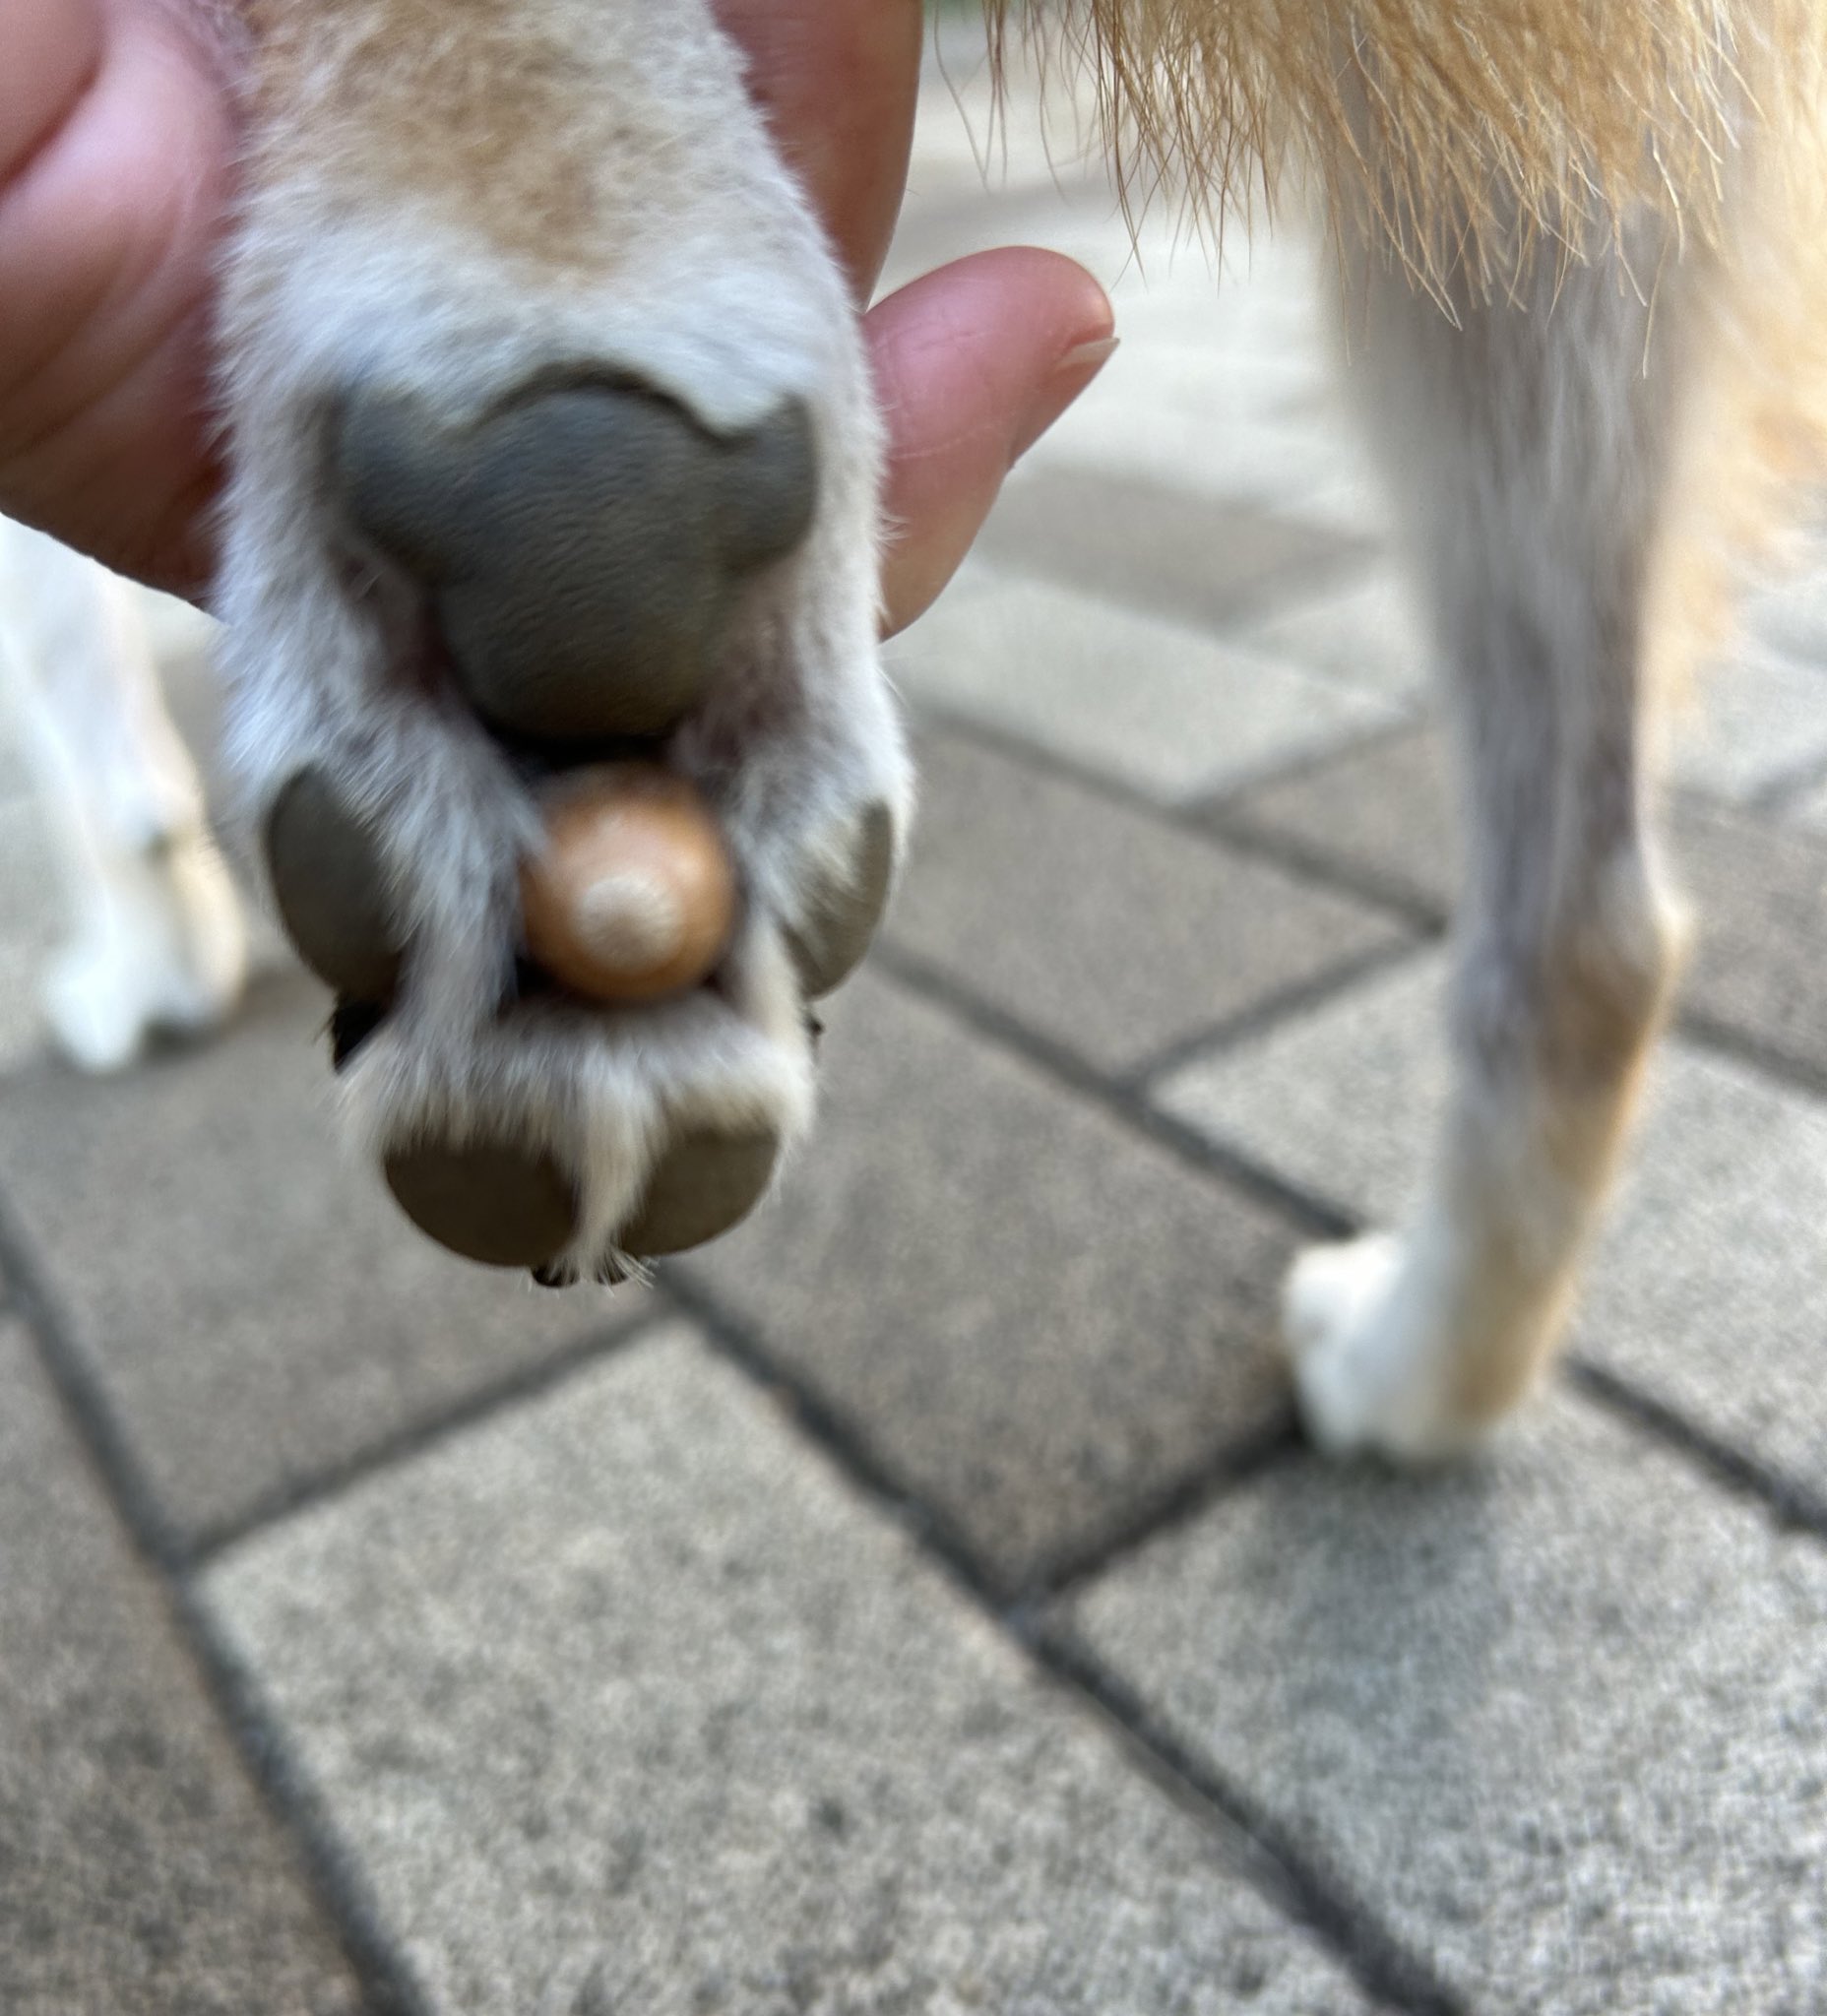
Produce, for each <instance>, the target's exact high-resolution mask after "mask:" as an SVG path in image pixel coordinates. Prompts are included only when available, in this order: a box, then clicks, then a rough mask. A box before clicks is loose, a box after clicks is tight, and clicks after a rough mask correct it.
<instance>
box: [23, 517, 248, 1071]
mask: <svg viewBox="0 0 1827 2016" xmlns="http://www.w3.org/2000/svg"><path fill="white" fill-rule="evenodd" d="M0 610H3V611H4V616H5V625H4V630H5V634H4V636H0V661H4V666H3V668H4V670H5V672H6V674H7V677H6V685H7V687H8V689H9V698H10V699H11V701H12V704H13V712H14V713H15V714H16V715H17V717H18V721H19V725H20V728H21V730H22V734H21V741H22V746H23V749H24V753H25V755H26V758H27V760H28V762H29V763H30V764H31V767H32V773H33V777H34V781H35V783H36V786H37V789H38V794H39V798H40V801H41V803H42V805H43V807H44V810H45V813H46V815H47V817H48V819H49V821H50V825H51V829H52V838H53V844H54V846H55V848H56V851H57V856H58V860H59V865H60V867H61V869H62V872H63V877H64V881H65V883H66V885H67V892H68V906H69V909H70V912H71V917H72V925H73V928H72V931H71V935H70V937H69V939H68V940H67V942H66V943H65V944H64V945H63V947H62V948H61V949H60V950H59V951H58V952H57V953H56V954H55V955H54V956H53V958H52V960H51V962H50V964H49V966H48V968H47V970H46V972H45V975H44V978H43V982H42V993H43V1009H44V1014H45V1019H46V1021H47V1022H48V1024H49V1026H50V1031H51V1035H52V1036H53V1038H54V1039H55V1040H56V1042H57V1044H58V1046H59V1047H60V1048H61V1049H62V1050H63V1051H64V1053H65V1054H66V1055H67V1056H68V1057H69V1058H70V1060H71V1061H72V1062H73V1063H75V1064H77V1065H78V1066H79V1067H81V1068H82V1069H84V1070H86V1071H95V1072H104V1071H113V1070H117V1069H119V1068H120V1067H121V1066H123V1065H125V1064H128V1063H131V1062H132V1060H133V1059H134V1058H135V1057H136V1056H137V1055H138V1054H139V1053H140V1051H141V1049H142V1048H143V1047H144V1045H145V1043H146V1040H147V1039H148V1038H149V1036H151V1035H152V1034H153V1033H154V1032H155V1031H159V1030H163V1031H193V1030H201V1029H206V1028H209V1027H212V1026H214V1025H215V1024H217V1023H219V1022H220V1021H221V1020H222V1018H223V1017H224V1016H226V1015H227V1014H228V1013H229V1012H230V1011H231V1010H232V1009H233V1007H234V1006H235V1004H236V1002H237V1001H238V1000H239V998H240V994H241V988H242V983H243V980H244V977H245V974H246V965H247V947H246V934H245V930H244V928H243V924H242V918H241V911H240V903H239V899H238V898H237V897H236V895H235V892H234V887H233V884H232V882H231V881H230V879H229V876H228V871H227V869H226V868H225V866H224V865H223V863H222V860H221V856H220V854H219V853H218V852H217V851H216V848H215V845H214V843H213V842H212V840H211V838H210V835H209V829H208V825H207V823H206V820H205V816H204V805H203V791H202V787H201V786H200V784H199V783H198V780H197V774H196V770H195V768H194V767H193V765H192V763H191V761H190V757H189V755H188V753H187V752H186V750H185V748H184V745H183V743H182V742H181V741H180V740H179V738H178V734H177V731H176V729H175V728H174V727H173V726H172V725H171V723H170V720H169V718H168V717H167V715H166V713H165V707H164V698H163V695H162V694H161V693H160V691H159V687H158V673H157V670H156V669H155V667H154V663H153V658H152V652H151V647H150V644H149V641H148V639H147V636H146V632H145V628H144V625H143V624H142V623H141V621H140V618H139V614H138V612H137V610H136V609H135V607H134V605H133V601H132V592H131V591H130V590H129V589H128V588H127V586H126V584H125V583H124V582H120V581H117V580H115V579H114V578H113V577H111V576H109V575H107V574H105V573H103V571H102V570H101V569H100V568H99V567H97V566H95V564H94V563H93V562H92V561H89V560H85V559H83V558H81V557H80V556H79V555H77V554H75V553H72V552H70V551H68V550H67V549H65V548H64V547H62V546H59V545H58V544H56V542H55V541H53V540H51V539H48V538H45V537H44V536H42V535H40V534H37V533H33V532H29V531H27V530H25V529H24V528H23V527H20V526H14V525H4V524H0Z"/></svg>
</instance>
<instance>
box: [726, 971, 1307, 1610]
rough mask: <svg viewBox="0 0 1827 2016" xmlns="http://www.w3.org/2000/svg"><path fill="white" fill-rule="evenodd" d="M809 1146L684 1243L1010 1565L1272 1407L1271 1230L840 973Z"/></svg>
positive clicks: (1103, 1517)
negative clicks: (734, 1223)
mask: <svg viewBox="0 0 1827 2016" xmlns="http://www.w3.org/2000/svg"><path fill="white" fill-rule="evenodd" d="M831 1022H832V1028H831V1032H830V1034H829V1035H828V1036H827V1038H826V1039H825V1045H826V1066H827V1083H826V1094H825V1114H824V1120H823V1126H822V1132H821V1134H820V1137H819V1144H818V1150H817V1153H816V1154H815V1155H811V1156H808V1157H807V1158H806V1160H805V1162H804V1163H803V1164H802V1165H801V1166H799V1167H798V1168H797V1169H795V1170H794V1171H793V1172H792V1174H791V1175H790V1177H789V1178H788V1182H787V1185H786V1188H785V1192H784V1194H783V1196H782V1197H781V1198H780V1200H779V1202H778V1203H777V1204H775V1205H774V1206H773V1207H771V1208H770V1209H769V1210H767V1211H765V1212H763V1213H761V1214H759V1215H758V1216H757V1218H756V1219H755V1220H753V1221H752V1222H751V1224H750V1226H749V1227H748V1228H746V1229H743V1230H742V1231H740V1232H738V1233H736V1234H735V1236H734V1237H732V1238H730V1239H727V1240H725V1241H723V1242H722V1243H720V1244H719V1245H717V1246H714V1247H711V1248H709V1249H707V1250H706V1252H705V1253H704V1254H703V1256H702V1257H701V1258H696V1259H694V1260H693V1261H692V1262H691V1263H689V1273H690V1275H691V1276H692V1278H695V1279H697V1280H699V1281H701V1282H703V1283H705V1284H707V1285H708V1286H709V1287H710V1288H712V1290H713V1291H714V1292H715V1293H716V1294H717V1295H718V1297H719V1298H720V1300H722V1301H723V1302H725V1304H726V1305H728V1306H729V1307H731V1308H733V1309H736V1310H738V1311H739V1312H740V1314H741V1316H742V1319H743V1320H744V1321H745V1322H747V1323H749V1324H752V1325H753V1326H754V1327H755V1328H756V1329H757V1331H758V1332H759V1334H760V1336H761V1338H762V1341H763V1343H764V1346H765V1348H766V1350H767V1352H768V1353H769V1355H771V1356H772V1357H773V1358H774V1359H775V1360H776V1361H777V1362H778V1363H780V1364H781V1365H783V1366H786V1367H788V1368H789V1369H790V1370H791V1371H792V1373H793V1374H794V1375H795V1377H797V1378H799V1379H801V1380H803V1381H804V1382H806V1383H807V1384H808V1385H809V1386H810V1387H811V1388H812V1389H813V1390H814V1391H815V1392H816V1393H817V1394H818V1396H819V1398H820V1399H821V1400H822V1401H823V1402H824V1403H825V1404H826V1405H827V1406H828V1407H829V1408H831V1409H832V1410H833V1411H834V1412H835V1413H837V1414H838V1415H840V1416H841V1417H842V1418H843V1419H844V1420H845V1421H846V1422H847V1423H849V1424H850V1426H851V1431H852V1432H853V1433H855V1434H857V1435H858V1436H860V1437H861V1439H862V1440H863V1441H864V1442H865V1444H866V1445H867V1446H868V1448H869V1449H870V1450H871V1452H872V1453H873V1454H874V1456H875V1457H876V1459H877V1460H878V1461H879V1462H880V1463H881V1464H882V1465H883V1466H884V1467H885V1468H886V1469H887V1470H888V1471H889V1472H890V1473H891V1475H892V1476H893V1477H894V1478H895V1479H896V1480H897V1481H899V1482H900V1483H902V1484H903V1485H905V1486H906V1487H908V1488H910V1489H912V1490H914V1491H915V1492H916V1493H917V1494H918V1495H919V1496H920V1498H922V1499H923V1500H924V1501H926V1502H928V1503H930V1504H932V1505H934V1506H936V1507H937V1508H938V1509H939V1510H940V1511H941V1512H942V1513H943V1515H944V1516H945V1517H946V1519H947V1520H948V1521H949V1522H950V1523H951V1525H952V1526H953V1527H954V1528H955V1529H956V1530H957V1531H959V1532H961V1533H962V1534H963V1535H964V1536H965V1537H966V1540H967V1544H969V1545H970V1546H971V1547H972V1548H973V1550H974V1552H975V1553H976V1554H977V1557H978V1559H979V1560H980V1561H981V1562H982V1563H983V1564H984V1566H985V1568H986V1570H987V1571H988V1572H989V1573H991V1574H992V1575H994V1576H995V1577H996V1578H997V1579H998V1580H999V1581H1002V1582H1005V1583H1008V1584H1011V1585H1020V1584H1022V1583H1024V1582H1026V1581H1028V1580H1030V1579H1032V1578H1034V1577H1035V1576H1037V1575H1040V1574H1043V1573H1045V1572H1047V1571H1048V1570H1049V1569H1051V1568H1053V1567H1054V1566H1056V1565H1057V1564H1058V1563H1059V1562H1061V1561H1062V1560H1071V1559H1075V1558H1077V1557H1078V1556H1080V1555H1082V1554H1083V1553H1084V1552H1085V1551H1086V1550H1087V1549H1088V1548H1091V1547H1095V1546H1096V1545H1098V1544H1099V1543H1100V1542H1101V1541H1103V1539H1104V1538H1105V1537H1106V1536H1108V1535H1110V1534H1111V1533H1113V1532H1118V1531H1120V1530H1122V1529H1123V1528H1124V1527H1125V1526H1126V1525H1128V1524H1129V1523H1130V1522H1131V1521H1132V1520H1133V1519H1134V1518H1135V1517H1136V1516H1137V1515H1138V1514H1139V1513H1140V1512H1142V1511H1143V1510H1144V1509H1145V1508H1146V1507H1147V1506H1148V1505H1149V1504H1150V1503H1151V1502H1152V1501H1153V1500H1154V1499H1156V1498H1157V1497H1158V1496H1160V1495H1161V1494H1162V1493H1163V1492H1164V1490H1166V1489H1168V1488H1170V1487H1171V1485H1172V1483H1173V1482H1174V1481H1176V1480H1178V1479H1180V1478H1182V1477H1184V1476H1187V1475H1189V1474H1190V1473H1192V1472H1194V1471H1196V1470H1198V1469H1199V1468H1200V1467H1202V1466H1203V1465H1205V1464H1207V1463H1209V1462H1210V1461H1212V1460H1213V1458H1214V1457H1215V1456H1216V1455H1219V1454H1222V1453H1223V1452H1224V1451H1225V1450H1227V1449H1229V1448H1231V1447H1234V1446H1236V1445H1237V1444H1239V1443H1245V1442H1248V1441H1251V1440H1253V1439H1254V1438H1256V1437H1258V1436H1260V1435H1261V1434H1262V1432H1263V1431H1264V1429H1265V1427H1266V1426H1268V1425H1269V1424H1271V1423H1273V1422H1275V1421H1277V1420H1279V1419H1280V1418H1281V1416H1282V1412H1283V1408H1284V1405H1285V1400H1284V1395H1285V1380H1284V1375H1283V1372H1282V1368H1281V1364H1280V1359H1279V1356H1278V1354H1277V1352H1276V1349H1275V1345H1274V1293H1275V1288H1276V1283H1277V1281H1278V1278H1279V1276H1280V1273H1281V1270H1282V1268H1283V1266H1284V1264H1285V1262H1286V1259H1287V1256H1288V1252H1289V1249H1290V1243H1291V1242H1290V1238H1289V1235H1288V1233H1287V1231H1286V1230H1285V1229H1282V1228H1281V1227H1280V1226H1278V1225H1277V1224H1276V1223H1275V1222H1274V1221H1272V1220H1270V1219H1269V1218H1268V1217H1267V1216H1266V1214H1264V1213H1263V1212H1261V1211H1259V1210H1258V1209H1257V1208H1256V1207H1254V1206H1253V1205H1251V1204H1249V1203H1247V1202H1246V1201H1244V1200H1243V1199H1242V1198H1241V1197H1239V1196H1237V1195H1236V1194H1235V1193H1234V1192H1232V1191H1231V1190H1229V1188H1228V1186H1226V1185H1225V1184H1223V1183H1221V1182H1219V1181H1217V1180H1215V1179H1212V1178H1208V1177H1205V1176H1203V1175H1201V1174H1199V1173H1197V1172H1194V1171H1189V1170H1188V1169H1187V1168H1186V1167H1185V1166H1183V1165H1182V1164H1180V1163H1179V1162H1177V1161H1176V1160H1175V1159H1174V1158H1172V1157H1171V1156H1169V1155H1168V1154H1167V1153H1166V1151H1165V1150H1162V1149H1158V1148H1156V1147H1154V1146H1153V1145H1152V1144H1150V1143H1148V1142H1145V1141H1141V1140H1138V1139H1137V1138H1136V1137H1135V1136H1134V1135H1133V1134H1131V1133H1129V1132H1128V1131H1126V1130H1125V1129H1124V1128H1122V1127H1121V1126H1119V1125H1118V1124H1117V1123H1116V1122H1115V1121H1113V1120H1110V1119H1107V1118H1105V1117H1104V1116H1103V1114H1101V1113H1099V1112H1097V1111H1095V1110H1093V1109H1090V1108H1088V1107H1086V1106H1083V1105H1081V1104H1079V1103H1076V1102H1074V1101H1070V1100H1066V1099H1062V1098H1061V1097H1060V1096H1059V1093H1058V1092H1057V1090H1056V1089H1055V1088H1054V1087H1053V1086H1052V1085H1050V1084H1049V1083H1048V1082H1047V1081H1046V1080H1045V1079H1044V1078H1043V1077H1041V1076H1040V1074H1039V1073H1038V1072H1035V1071H1033V1070H1031V1069H1029V1068H1028V1067H1027V1066H1025V1065H1024V1064H1023V1063H1021V1062H1020V1061H1019V1060H1018V1059H1015V1058H1011V1057H1010V1056H1008V1055H1007V1054H1006V1053H1003V1052H1001V1051H998V1050H996V1049H994V1048H992V1047H990V1046H989V1045H987V1044H984V1043H982V1042H979V1041H977V1040H975V1039H974V1038H972V1037H971V1036H970V1035H969V1034H968V1033H967V1032H965V1031H963V1030H961V1029H960V1028H959V1027H958V1026H957V1024H956V1023H955V1022H954V1021H952V1020H951V1019H950V1018H949V1017H947V1016H946V1015H944V1014H943V1013H941V1012H940V1011H938V1010H937V1009H935V1008H933V1007H930V1006H928V1005H926V1004H924V1003H921V1002H919V1001H916V1000H914V999H911V998H909V997H907V996H906V995H904V994H902V993H900V992H899V991H898V990H894V989H891V988H890V987H888V986H886V985H884V984H882V983H880V982H878V981H872V980H869V979H867V978H864V979H862V980H860V981H858V982H856V983H855V984H854V985H853V986H852V987H851V990H850V991H848V992H847V993H846V994H844V995H842V996H840V997H839V998H838V999H837V1000H835V1001H834V1002H833V1003H832V1004H831Z"/></svg>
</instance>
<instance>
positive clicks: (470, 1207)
mask: <svg viewBox="0 0 1827 2016" xmlns="http://www.w3.org/2000/svg"><path fill="white" fill-rule="evenodd" d="M385 1171H386V1176H387V1187H388V1188H389V1189H390V1190H391V1191H392V1192H393V1193H394V1198H395V1201H396V1202H397V1203H398V1204H399V1206H400V1208H401V1210H403V1211H404V1212H405V1213H406V1215H407V1216H408V1218H410V1220H411V1221H412V1223H413V1224H414V1225H415V1226H417V1227H418V1229H419V1230H420V1231H422V1232H425V1233H427V1234H429V1236H430V1237H432V1238H434V1239H436V1240H437V1242H438V1243H439V1245H441V1246H446V1247H448V1248H449V1249H450V1251H451V1252H453V1253H457V1254H460V1255H461V1256H462V1257H463V1258H464V1259H466V1260H479V1261H480V1262H481V1263H482V1264H483V1265H484V1266H486V1267H532V1268H538V1267H543V1266H546V1265H548V1264H549V1263H550V1262H551V1261H553V1260H555V1259H557V1257H558V1255H559V1254H560V1253H562V1252H563V1251H564V1249H565V1248H566V1247H567V1246H568V1245H569V1244H570V1243H571V1241H572V1239H573V1237H574V1236H575V1235H576V1232H577V1225H578V1201H577V1191H576V1188H575V1186H574V1185H573V1183H572V1182H571V1179H570V1178H569V1177H568V1176H567V1175H566V1174H565V1172H564V1170H563V1169H561V1168H560V1167H559V1166H558V1165H557V1163H556V1162H555V1161H553V1159H552V1158H551V1157H550V1156H549V1155H542V1154H539V1153H538V1152H536V1151H535V1150H530V1149H527V1148H524V1147H519V1146H517V1145H515V1144H514V1143H512V1142H470V1143H465V1144H464V1145H463V1146H461V1147H449V1146H440V1145H438V1144H435V1143H429V1144H425V1145H421V1146H419V1147H415V1148H406V1149H396V1150H395V1151H394V1153H393V1154H391V1155H389V1156H388V1157H387V1159H386V1163H385Z"/></svg>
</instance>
